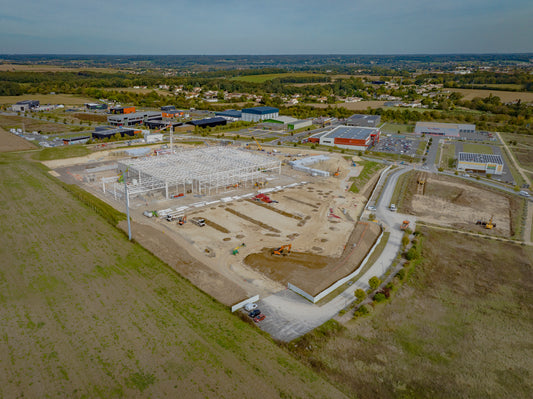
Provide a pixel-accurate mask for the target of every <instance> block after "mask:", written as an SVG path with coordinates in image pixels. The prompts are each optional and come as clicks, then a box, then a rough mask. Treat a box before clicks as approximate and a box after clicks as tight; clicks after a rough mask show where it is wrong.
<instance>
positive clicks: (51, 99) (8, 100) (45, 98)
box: [0, 94, 94, 105]
mask: <svg viewBox="0 0 533 399" xmlns="http://www.w3.org/2000/svg"><path fill="white" fill-rule="evenodd" d="M24 100H39V102H40V103H41V105H42V104H64V105H83V104H85V103H90V102H94V99H90V98H87V97H79V96H76V95H74V94H24V95H22V96H0V104H15V103H17V102H19V101H24Z"/></svg>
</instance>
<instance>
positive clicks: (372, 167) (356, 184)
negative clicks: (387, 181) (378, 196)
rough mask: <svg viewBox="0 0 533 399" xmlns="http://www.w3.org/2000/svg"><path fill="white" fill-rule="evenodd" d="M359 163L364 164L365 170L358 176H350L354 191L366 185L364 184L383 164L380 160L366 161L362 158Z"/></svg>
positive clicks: (351, 187) (356, 191) (351, 189)
mask: <svg viewBox="0 0 533 399" xmlns="http://www.w3.org/2000/svg"><path fill="white" fill-rule="evenodd" d="M358 164H359V165H361V164H362V165H363V170H362V171H361V173H360V174H359V176H357V177H350V181H351V182H352V184H351V186H350V191H351V192H352V193H358V192H359V190H360V189H361V188H363V187H364V185H365V184H366V183H367V182H368V181H369V180H370V179H371V178H372V176H374V174H375V173H377V172H378V171H379V170H380V169H381V168H382V167H383V165H382V164H380V163H379V162H374V161H364V160H361V161H359V162H358Z"/></svg>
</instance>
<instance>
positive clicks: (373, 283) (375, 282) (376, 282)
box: [368, 276, 381, 290]
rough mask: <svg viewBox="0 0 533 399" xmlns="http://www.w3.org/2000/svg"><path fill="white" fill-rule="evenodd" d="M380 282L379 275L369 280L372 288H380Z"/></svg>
mask: <svg viewBox="0 0 533 399" xmlns="http://www.w3.org/2000/svg"><path fill="white" fill-rule="evenodd" d="M380 284H381V280H380V279H379V277H377V276H374V277H370V280H368V285H369V286H370V288H372V290H375V289H376V288H378V287H379V285H380Z"/></svg>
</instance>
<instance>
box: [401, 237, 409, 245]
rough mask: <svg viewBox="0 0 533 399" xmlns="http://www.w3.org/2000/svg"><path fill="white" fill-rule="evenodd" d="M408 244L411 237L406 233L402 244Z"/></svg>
mask: <svg viewBox="0 0 533 399" xmlns="http://www.w3.org/2000/svg"><path fill="white" fill-rule="evenodd" d="M407 244H409V237H408V236H407V234H404V235H403V237H402V245H403V246H404V247H406V246H407Z"/></svg>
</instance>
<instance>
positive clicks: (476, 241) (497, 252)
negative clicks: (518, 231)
mask: <svg viewBox="0 0 533 399" xmlns="http://www.w3.org/2000/svg"><path fill="white" fill-rule="evenodd" d="M422 232H423V234H424V238H423V250H422V257H423V260H422V261H421V262H420V263H419V264H417V265H413V266H414V268H413V269H412V271H411V272H410V274H409V273H408V274H407V277H406V282H405V283H404V284H403V285H402V286H401V287H400V288H399V290H398V291H397V292H396V294H395V295H393V296H392V300H390V301H387V302H385V303H382V304H377V305H375V306H373V305H367V306H366V307H367V308H368V309H369V311H370V315H369V316H366V317H360V318H358V319H356V320H353V321H350V322H348V323H347V324H345V326H344V327H343V326H339V325H335V324H334V323H330V324H329V325H328V328H327V329H324V331H323V333H316V334H313V333H310V334H308V335H307V336H304V337H302V338H301V339H300V340H297V341H295V342H293V343H290V344H289V348H290V349H291V350H292V351H293V353H295V354H296V355H297V356H299V357H300V358H301V359H302V360H303V361H304V362H307V363H308V364H309V365H312V367H314V368H315V370H318V371H320V372H321V374H322V375H324V376H327V377H328V378H329V379H330V380H331V381H333V382H334V383H336V384H337V385H338V386H341V387H342V386H344V387H345V389H346V391H347V392H349V393H351V394H352V395H353V396H356V397H361V398H391V397H399V398H466V397H469V398H486V397H495V398H497V397H500V398H503V397H506V398H509V397H513V398H528V397H530V394H531V391H532V390H533V382H532V381H533V380H532V379H531V376H532V375H533V363H532V362H531V356H533V348H532V346H531V331H532V330H533V298H532V297H531V295H530V292H531V290H532V289H533V269H532V268H531V264H532V262H533V251H532V248H531V247H522V246H519V245H516V244H511V243H504V242H496V241H490V244H488V242H487V240H484V239H482V238H475V237H467V236H464V235H458V234H456V233H453V232H442V231H439V230H432V229H427V228H423V229H422ZM407 270H409V269H407Z"/></svg>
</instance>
